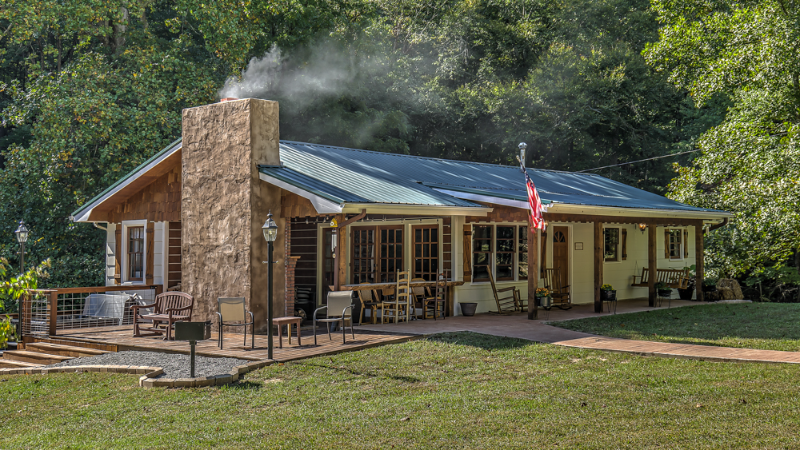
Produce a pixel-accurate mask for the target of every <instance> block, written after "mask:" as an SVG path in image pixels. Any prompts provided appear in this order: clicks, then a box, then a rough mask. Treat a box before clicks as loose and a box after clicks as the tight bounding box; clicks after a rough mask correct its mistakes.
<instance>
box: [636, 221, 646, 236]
mask: <svg viewBox="0 0 800 450" xmlns="http://www.w3.org/2000/svg"><path fill="white" fill-rule="evenodd" d="M636 226H638V227H639V231H641V232H642V234H644V230H646V229H647V224H646V223H640V224H637V225H636Z"/></svg>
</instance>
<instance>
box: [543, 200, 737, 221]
mask: <svg viewBox="0 0 800 450" xmlns="http://www.w3.org/2000/svg"><path fill="white" fill-rule="evenodd" d="M548 212H550V213H562V214H587V215H596V216H620V217H648V218H649V217H652V218H674V219H704V220H708V221H713V220H718V221H720V222H721V221H722V218H725V217H733V214H731V213H729V212H726V211H719V212H710V211H685V210H672V209H649V208H614V207H607V206H587V205H570V204H567V203H552V204H551V205H549V210H548Z"/></svg>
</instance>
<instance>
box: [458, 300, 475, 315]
mask: <svg viewBox="0 0 800 450" xmlns="http://www.w3.org/2000/svg"><path fill="white" fill-rule="evenodd" d="M459 306H461V314H463V315H465V316H474V315H475V310H476V309H478V304H477V303H459Z"/></svg>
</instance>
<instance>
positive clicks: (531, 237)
mask: <svg viewBox="0 0 800 450" xmlns="http://www.w3.org/2000/svg"><path fill="white" fill-rule="evenodd" d="M538 287H539V230H535V231H534V230H533V228H532V227H530V226H529V227H528V320H534V319H537V318H538V317H539V309H538V307H537V306H536V289H537V288H538Z"/></svg>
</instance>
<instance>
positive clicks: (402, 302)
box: [381, 271, 413, 323]
mask: <svg viewBox="0 0 800 450" xmlns="http://www.w3.org/2000/svg"><path fill="white" fill-rule="evenodd" d="M410 281H411V280H410V279H409V278H408V271H405V272H397V285H396V288H395V297H394V300H388V301H386V300H385V301H384V302H383V303H381V322H382V323H389V322H390V321H391V319H394V323H398V322H400V320H402V319H405V320H406V321H408V320H409V318H410V309H411V295H413V294H412V293H411V285H410Z"/></svg>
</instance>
